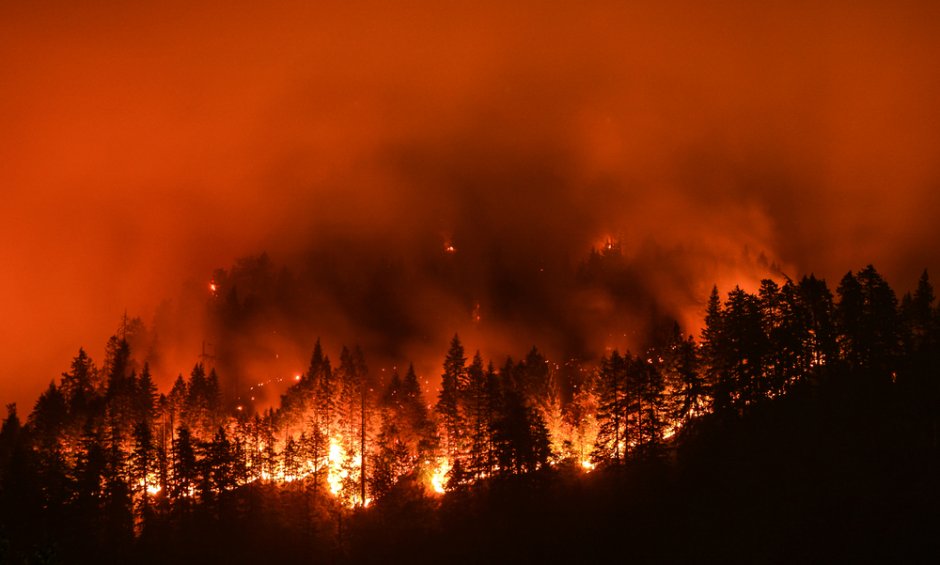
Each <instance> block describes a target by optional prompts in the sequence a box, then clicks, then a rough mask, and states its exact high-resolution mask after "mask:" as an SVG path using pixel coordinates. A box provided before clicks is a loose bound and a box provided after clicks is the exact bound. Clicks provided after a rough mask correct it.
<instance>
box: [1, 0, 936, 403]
mask: <svg viewBox="0 0 940 565" xmlns="http://www.w3.org/2000/svg"><path fill="white" fill-rule="evenodd" d="M938 29H940V4H938V3H936V2H903V1H893V2H864V1H852V2H798V1H797V2H794V1H788V2H753V1H731V2H709V3H701V2H668V1H667V2H663V1H656V2H648V3H641V2H635V3H634V2H584V1H580V2H563V1H557V2H541V1H539V2H479V1H477V2H422V3H418V2H414V3H412V2H394V3H390V2H296V3H278V2H270V3H268V2H265V3H258V2H244V3H241V2H218V3H216V2H192V1H190V2H168V1H161V2H143V1H141V2H111V1H106V0H102V1H97V2H85V3H76V2H54V1H31V2H26V1H19V0H12V1H8V2H3V3H2V4H0V124H2V125H0V198H2V200H0V238H2V245H0V265H2V268H3V272H2V275H3V276H2V277H0V314H2V320H3V322H2V325H0V399H2V400H3V401H13V400H16V401H19V402H21V403H23V404H26V405H27V406H31V404H32V402H33V401H34V399H35V396H36V394H37V393H38V392H39V391H40V390H41V389H42V388H43V387H44V386H46V385H47V384H48V382H49V380H50V379H52V378H54V377H56V376H57V375H58V374H59V373H61V372H62V371H64V370H66V369H67V368H68V363H69V360H70V358H71V357H72V356H73V355H74V354H75V352H76V351H77V350H78V347H79V346H82V345H84V346H85V347H87V348H88V349H89V351H90V352H91V353H92V355H93V356H94V357H95V358H96V359H99V360H100V356H101V351H102V350H103V344H104V342H105V340H106V339H107V337H108V336H109V335H110V334H111V333H113V332H114V331H115V330H116V328H117V325H118V323H119V321H120V317H121V314H122V313H123V312H124V310H125V308H126V309H127V310H128V312H130V313H131V314H136V315H140V316H142V317H143V318H144V319H149V317H151V316H152V315H153V312H154V308H155V307H156V305H157V304H158V303H159V302H161V301H162V300H164V299H173V298H174V297H176V296H178V294H179V292H180V288H181V287H182V285H183V284H184V282H185V281H187V280H199V281H204V280H208V278H209V277H210V276H211V273H212V270H213V269H214V268H216V267H224V266H227V265H229V264H231V262H232V261H233V260H234V259H235V258H237V257H240V256H243V255H246V254H250V253H258V252H260V251H263V250H267V251H269V252H270V253H271V255H272V257H274V258H275V260H279V261H282V262H285V263H289V262H290V261H291V260H293V259H294V258H296V257H299V256H302V255H303V254H305V253H307V252H308V251H310V250H311V249H318V248H321V247H322V246H328V245H332V244H334V242H337V241H342V240H344V239H348V238H353V239H357V240H359V241H381V242H382V243H383V245H385V246H386V247H385V249H386V250H389V252H395V253H397V254H399V255H401V254H404V255H406V256H407V255H408V254H409V250H413V249H418V248H422V246H424V245H433V246H442V245H443V242H444V241H445V240H446V239H448V238H455V239H456V240H457V241H458V242H460V241H462V242H463V243H462V244H461V250H460V251H461V252H467V253H475V254H476V256H478V257H479V258H480V259H481V260H482V261H487V260H491V259H492V256H493V253H494V252H495V251H494V250H495V249H498V248H502V247H505V249H507V250H508V251H506V253H507V257H509V258H510V259H513V258H515V257H518V256H520V254H522V253H524V252H531V250H532V249H552V250H554V251H556V252H557V253H558V254H559V255H560V256H565V257H568V258H570V257H573V256H578V255H579V254H583V253H586V252H587V250H589V249H590V248H591V246H592V245H595V246H596V245H598V244H599V243H600V242H602V241H603V239H604V238H605V237H608V236H615V237H617V238H619V239H620V240H622V241H623V242H624V250H625V253H626V254H627V256H628V257H631V258H636V259H637V260H638V261H641V262H643V263H642V264H643V265H644V266H645V267H646V268H647V270H649V271H650V275H649V277H650V280H654V281H657V284H659V285H660V286H661V287H662V288H663V289H664V290H663V293H664V294H665V295H668V296H669V298H665V299H664V300H665V301H666V302H668V303H670V304H672V305H673V306H675V307H676V308H677V309H678V310H681V309H683V308H685V309H686V311H689V312H692V314H687V316H688V317H692V316H693V315H694V312H695V310H694V306H695V305H696V304H698V303H700V301H701V300H703V299H704V293H705V292H706V291H707V289H708V288H710V286H711V284H713V283H715V282H718V283H719V284H720V285H722V286H723V287H725V288H727V287H728V286H730V285H733V284H735V283H737V282H741V283H745V284H747V283H748V282H751V281H745V280H740V279H742V277H745V278H746V273H744V272H743V271H742V269H741V266H740V265H739V264H738V263H737V262H736V261H737V258H738V257H739V256H740V253H741V249H742V248H743V247H744V246H745V245H746V246H748V248H749V249H752V250H754V251H755V252H760V251H762V252H764V253H765V254H766V255H767V256H768V257H771V258H772V259H774V260H776V261H777V262H778V263H779V264H780V265H781V266H782V267H783V269H784V271H786V272H787V273H788V274H790V275H798V274H802V273H804V272H809V271H814V272H816V273H817V274H820V275H822V276H826V277H827V278H829V280H830V282H831V283H835V282H837V279H838V277H840V276H841V275H842V274H843V273H844V272H845V271H847V270H849V269H858V268H860V267H862V266H864V265H865V264H867V263H874V264H875V265H876V266H877V267H878V268H879V269H880V270H881V271H882V272H884V273H885V274H886V276H887V277H888V280H889V282H891V283H892V285H893V286H895V288H896V289H898V290H903V289H906V288H909V287H910V286H911V285H912V284H913V282H914V281H915V280H916V277H917V276H918V275H919V274H920V270H921V269H923V268H924V267H929V268H932V269H935V270H937V272H940V243H938V242H940V222H938V221H937V216H938V213H940V157H938V150H940V103H938V101H940V65H938V64H937V61H940V34H938V33H937V30H938ZM428 240H433V242H432V243H430V244H429V243H428ZM651 246H652V247H655V248H657V249H665V250H667V251H669V253H671V254H669V253H667V254H668V255H669V257H671V258H670V259H668V261H666V260H665V259H664V261H666V262H667V263H669V264H668V265H666V266H665V267H664V268H663V269H662V270H657V268H656V260H654V259H650V254H649V251H648V250H649V249H650V248H651ZM644 254H645V255H644ZM653 255H655V254H653ZM643 257H645V259H643ZM513 260H514V259H513ZM515 262H518V261H515ZM675 263H679V264H681V265H682V267H681V268H680V267H676V265H675ZM676 277H677V278H682V279H683V280H682V281H681V283H677V282H676V281H674V280H671V278H676ZM659 279H663V280H661V281H660V280H659ZM418 291H420V292H433V289H424V288H422V287H421V286H420V285H418V286H417V287H416V292H418ZM690 308H692V309H691V310H689V309H690ZM442 332H444V333H447V334H448V335H445V336H444V337H443V338H442V339H443V341H444V342H446V339H447V338H448V337H449V330H448V329H442ZM198 349H199V344H198V343H196V344H193V354H195V353H196V352H198Z"/></svg>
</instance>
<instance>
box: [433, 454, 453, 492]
mask: <svg viewBox="0 0 940 565" xmlns="http://www.w3.org/2000/svg"><path fill="white" fill-rule="evenodd" d="M450 469H451V464H450V461H449V460H448V459H447V458H446V457H441V458H439V459H438V460H437V465H436V466H435V467H434V470H433V471H432V472H431V488H432V489H433V490H434V492H436V493H438V494H444V492H446V490H447V482H448V480H449V479H448V477H447V473H449V472H450Z"/></svg>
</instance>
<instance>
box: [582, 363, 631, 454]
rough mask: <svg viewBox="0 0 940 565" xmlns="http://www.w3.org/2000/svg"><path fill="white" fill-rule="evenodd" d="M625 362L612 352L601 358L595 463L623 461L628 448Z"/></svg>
mask: <svg viewBox="0 0 940 565" xmlns="http://www.w3.org/2000/svg"><path fill="white" fill-rule="evenodd" d="M626 363H627V360H626V359H625V358H624V357H622V356H621V355H620V352H619V351H617V350H614V351H613V352H612V353H611V354H610V356H609V357H605V358H603V359H601V369H600V373H599V374H598V379H597V388H598V393H597V397H598V406H597V421H598V425H599V427H598V432H597V438H596V440H595V442H594V452H593V453H592V454H591V458H592V459H593V460H594V461H597V462H604V461H611V462H614V463H620V462H623V461H625V459H626V455H627V446H628V443H629V441H628V430H627V424H628V413H629V409H630V404H631V398H630V395H629V392H628V389H627V368H626Z"/></svg>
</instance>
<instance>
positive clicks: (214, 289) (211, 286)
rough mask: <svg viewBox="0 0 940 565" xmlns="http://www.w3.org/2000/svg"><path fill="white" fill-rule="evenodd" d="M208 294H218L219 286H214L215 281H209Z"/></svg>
mask: <svg viewBox="0 0 940 565" xmlns="http://www.w3.org/2000/svg"><path fill="white" fill-rule="evenodd" d="M209 292H211V293H212V294H216V293H218V292H219V285H217V284H215V281H209Z"/></svg>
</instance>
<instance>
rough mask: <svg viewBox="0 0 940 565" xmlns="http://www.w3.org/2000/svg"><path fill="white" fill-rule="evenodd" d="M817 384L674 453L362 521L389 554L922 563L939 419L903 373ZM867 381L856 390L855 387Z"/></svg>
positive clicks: (366, 549) (938, 517) (354, 531)
mask: <svg viewBox="0 0 940 565" xmlns="http://www.w3.org/2000/svg"><path fill="white" fill-rule="evenodd" d="M846 384H849V383H844V382H832V383H828V384H827V385H824V386H815V385H808V386H806V387H805V388H803V389H802V390H799V391H795V392H794V393H793V394H791V395H790V396H788V397H787V398H785V399H778V400H776V401H774V402H769V403H767V404H766V405H764V406H761V407H760V408H758V409H755V410H754V411H753V412H752V413H750V414H747V415H745V416H743V417H741V418H735V419H732V420H725V421H718V420H715V419H711V420H706V421H704V422H702V423H701V424H700V425H699V426H698V428H697V429H696V430H694V431H693V432H692V433H690V434H687V436H686V438H685V442H684V444H683V447H682V448H681V449H679V450H678V451H677V452H674V453H672V454H667V455H666V456H665V457H664V458H663V459H662V460H660V461H654V462H646V463H636V464H633V465H630V466H627V467H621V468H608V469H603V470H598V471H595V472H594V473H592V474H590V475H588V476H583V475H582V474H581V473H580V472H579V471H577V470H575V469H560V470H558V469H556V470H552V471H551V472H548V473H544V474H541V475H534V476H533V475H530V476H527V477H521V478H520V477H516V478H514V479H512V480H507V481H492V482H489V483H488V484H485V485H479V486H477V487H476V488H473V489H472V490H471V491H468V492H464V493H455V494H452V495H449V496H448V497H447V498H446V499H445V500H444V501H443V503H442V505H441V507H440V509H439V510H437V511H435V510H433V509H432V508H431V507H430V506H428V505H422V504H420V503H416V502H415V501H411V502H408V501H407V500H406V499H407V497H403V499H402V500H398V501H396V502H392V501H389V504H386V505H385V506H384V507H382V508H377V509H376V511H375V512H371V513H367V514H363V515H361V516H359V517H358V518H357V520H355V521H354V523H353V524H352V528H351V532H350V538H349V540H348V546H347V549H348V553H347V556H348V557H349V558H350V559H351V560H353V561H372V562H379V561H387V560H390V561H391V562H520V563H528V562H533V561H545V562H551V563H555V562H586V561H590V560H594V559H602V560H605V561H609V557H610V556H614V557H615V561H616V562H651V561H653V562H675V561H695V562H702V561H722V562H728V561H732V562H749V563H761V562H766V563H790V562H831V561H836V562H846V561H859V560H862V561H876V562H912V561H922V560H925V559H927V560H932V559H934V558H938V557H940V536H938V535H937V532H940V510H938V509H940V506H938V503H940V489H938V487H937V479H938V457H937V454H938V451H937V433H936V432H937V429H936V417H935V416H934V415H932V414H930V413H924V412H923V411H922V410H921V408H923V407H919V406H918V399H917V398H916V397H913V396H912V395H908V394H905V393H904V391H903V390H900V389H898V388H896V387H887V388H885V389H883V390H880V391H871V390H869V391H865V392H863V391H860V390H858V389H857V388H854V387H852V386H844V385H846ZM847 390H850V391H853V392H851V393H847V392H844V391H847Z"/></svg>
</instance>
